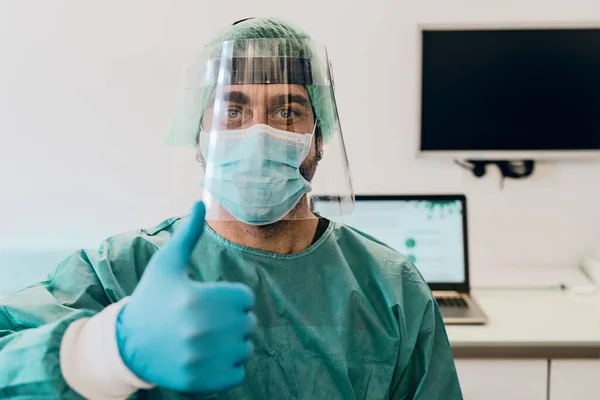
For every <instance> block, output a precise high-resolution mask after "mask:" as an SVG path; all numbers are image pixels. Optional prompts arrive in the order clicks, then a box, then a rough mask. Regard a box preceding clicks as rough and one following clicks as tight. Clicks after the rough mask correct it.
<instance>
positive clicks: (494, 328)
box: [446, 289, 600, 354]
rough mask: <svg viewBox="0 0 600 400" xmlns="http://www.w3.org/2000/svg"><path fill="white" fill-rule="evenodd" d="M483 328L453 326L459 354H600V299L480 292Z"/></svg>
mask: <svg viewBox="0 0 600 400" xmlns="http://www.w3.org/2000/svg"><path fill="white" fill-rule="evenodd" d="M472 295H473V298H474V299H475V300H476V301H477V302H478V303H479V305H480V306H481V307H482V308H483V310H484V312H485V313H486V314H487V315H488V318H489V322H488V324H487V325H482V326H475V325H474V326H458V325H447V326H446V329H447V332H448V337H449V339H450V343H451V345H452V347H453V349H454V350H456V349H469V348H480V349H482V348H483V349H485V348H488V349H493V348H502V347H504V348H513V349H515V348H529V349H531V348H563V349H564V348H577V347H580V348H594V349H598V354H600V293H599V292H598V291H595V292H591V291H589V290H586V291H583V292H580V291H578V290H576V289H572V290H549V289H479V290H475V291H473V293H472Z"/></svg>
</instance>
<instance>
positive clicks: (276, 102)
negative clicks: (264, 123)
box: [269, 93, 310, 108]
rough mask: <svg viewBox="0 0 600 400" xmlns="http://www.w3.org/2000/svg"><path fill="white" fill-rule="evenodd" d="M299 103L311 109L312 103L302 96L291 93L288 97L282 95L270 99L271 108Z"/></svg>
mask: <svg viewBox="0 0 600 400" xmlns="http://www.w3.org/2000/svg"><path fill="white" fill-rule="evenodd" d="M290 103H297V104H300V105H301V106H303V107H309V106H310V102H309V101H308V99H307V98H306V96H303V95H301V94H294V93H289V94H287V95H285V94H280V95H277V96H273V97H271V98H270V99H269V107H271V108H274V107H277V106H282V105H284V104H290Z"/></svg>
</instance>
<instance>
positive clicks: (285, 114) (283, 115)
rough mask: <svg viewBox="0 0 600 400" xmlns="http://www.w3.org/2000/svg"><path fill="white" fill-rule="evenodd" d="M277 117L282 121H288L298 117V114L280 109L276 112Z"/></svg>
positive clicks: (288, 109) (290, 110)
mask: <svg viewBox="0 0 600 400" xmlns="http://www.w3.org/2000/svg"><path fill="white" fill-rule="evenodd" d="M278 114H279V115H278V116H279V117H281V118H284V119H290V118H294V117H297V116H298V113H297V112H296V111H294V110H292V109H291V108H282V109H281V110H279V112H278Z"/></svg>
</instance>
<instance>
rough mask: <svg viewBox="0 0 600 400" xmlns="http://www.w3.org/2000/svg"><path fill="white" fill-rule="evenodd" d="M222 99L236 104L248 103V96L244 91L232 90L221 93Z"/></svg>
mask: <svg viewBox="0 0 600 400" xmlns="http://www.w3.org/2000/svg"><path fill="white" fill-rule="evenodd" d="M223 101H227V102H230V103H237V104H250V97H248V95H246V94H245V93H244V92H239V91H232V92H225V93H223Z"/></svg>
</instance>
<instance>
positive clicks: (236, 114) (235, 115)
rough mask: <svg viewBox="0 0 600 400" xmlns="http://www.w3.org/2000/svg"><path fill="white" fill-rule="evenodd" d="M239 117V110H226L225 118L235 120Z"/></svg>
mask: <svg viewBox="0 0 600 400" xmlns="http://www.w3.org/2000/svg"><path fill="white" fill-rule="evenodd" d="M241 115H242V113H241V112H240V111H239V110H235V109H233V108H230V109H229V110H227V118H230V119H236V118H239V117H240V116H241Z"/></svg>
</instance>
